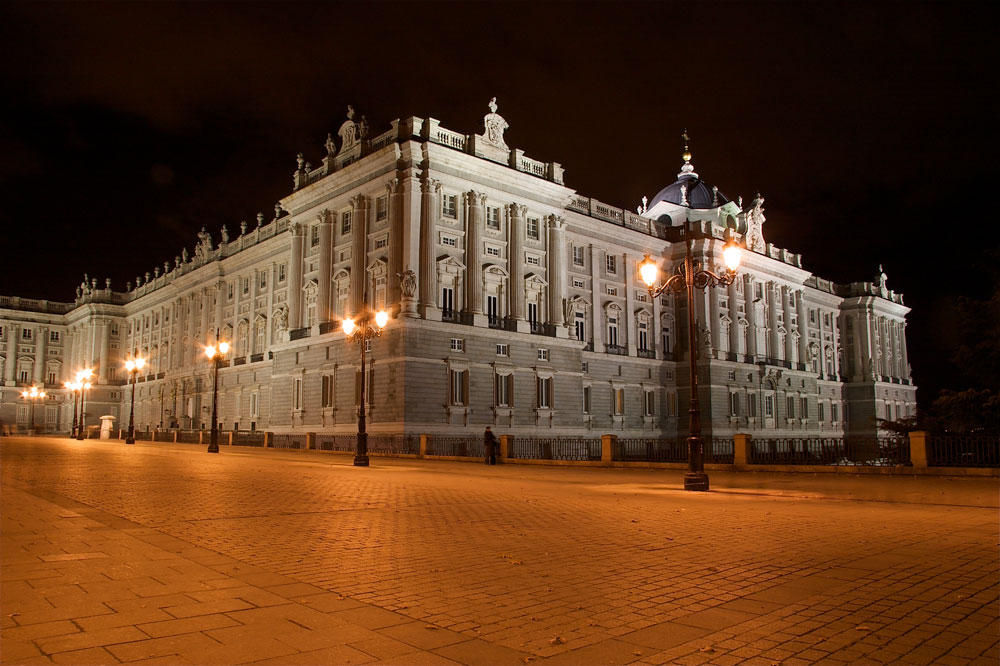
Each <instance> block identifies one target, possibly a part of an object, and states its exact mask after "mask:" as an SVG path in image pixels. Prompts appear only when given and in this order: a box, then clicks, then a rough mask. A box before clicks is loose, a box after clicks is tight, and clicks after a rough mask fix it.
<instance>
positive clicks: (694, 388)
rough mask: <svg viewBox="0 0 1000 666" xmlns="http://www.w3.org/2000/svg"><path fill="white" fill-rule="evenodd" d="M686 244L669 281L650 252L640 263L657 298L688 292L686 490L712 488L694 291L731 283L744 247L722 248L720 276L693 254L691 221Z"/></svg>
mask: <svg viewBox="0 0 1000 666" xmlns="http://www.w3.org/2000/svg"><path fill="white" fill-rule="evenodd" d="M684 236H685V243H686V246H687V252H686V253H685V255H684V266H683V267H679V268H678V269H677V273H676V274H675V275H671V276H670V277H669V278H667V280H666V282H664V283H663V284H660V285H657V284H656V281H657V279H658V278H659V273H660V269H659V267H658V266H657V265H656V262H655V261H653V260H652V259H651V258H650V257H649V255H648V254H647V255H646V257H645V258H644V259H643V260H642V263H641V264H639V273H640V274H641V275H642V281H643V282H645V283H646V286H647V287H648V288H649V295H650V297H651V298H654V299H655V298H656V297H657V296H659V295H660V294H662V293H663V292H671V293H675V294H679V293H680V292H682V291H685V290H686V291H687V304H688V306H687V309H688V362H689V365H690V371H691V407H690V409H689V413H690V418H689V419H688V471H687V474H685V475H684V490H708V474H706V473H705V465H704V460H703V457H702V445H701V412H700V410H699V408H698V372H697V367H696V365H695V351H696V349H695V343H694V339H695V326H694V290H695V288H696V287H697V288H698V289H707V288H708V287H714V286H722V285H729V284H732V283H733V280H735V279H736V269H737V268H739V265H740V254H741V252H740V246H739V245H738V244H737V243H736V241H735V240H733V239H732V238H730V239H729V241H728V242H727V243H726V244H725V246H724V247H723V249H722V257H723V260H724V261H725V263H726V268H727V269H728V270H727V271H726V272H725V273H724V274H722V275H717V274H716V273H713V272H712V271H710V270H708V269H705V268H701V267H699V266H698V264H696V263H695V261H694V257H693V256H692V254H691V224H690V221H686V222H685V225H684Z"/></svg>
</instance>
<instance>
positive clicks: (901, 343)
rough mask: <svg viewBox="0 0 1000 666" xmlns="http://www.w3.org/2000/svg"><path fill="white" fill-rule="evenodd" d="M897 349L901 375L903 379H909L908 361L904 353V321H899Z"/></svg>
mask: <svg viewBox="0 0 1000 666" xmlns="http://www.w3.org/2000/svg"><path fill="white" fill-rule="evenodd" d="M899 351H900V355H901V358H900V362H901V364H902V367H903V369H902V377H903V378H904V379H910V363H909V360H908V358H907V355H906V322H905V321H901V322H899Z"/></svg>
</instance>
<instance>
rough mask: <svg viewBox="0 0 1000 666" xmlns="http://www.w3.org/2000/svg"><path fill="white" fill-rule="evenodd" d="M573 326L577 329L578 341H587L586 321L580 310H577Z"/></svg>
mask: <svg viewBox="0 0 1000 666" xmlns="http://www.w3.org/2000/svg"><path fill="white" fill-rule="evenodd" d="M573 326H574V327H575V329H576V339H577V340H580V341H585V340H586V339H587V329H586V320H585V319H584V315H583V313H582V312H580V311H579V310H577V311H576V314H575V315H574V316H573Z"/></svg>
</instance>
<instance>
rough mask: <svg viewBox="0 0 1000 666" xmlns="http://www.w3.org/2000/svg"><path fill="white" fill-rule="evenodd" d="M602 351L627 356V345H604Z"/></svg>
mask: <svg viewBox="0 0 1000 666" xmlns="http://www.w3.org/2000/svg"><path fill="white" fill-rule="evenodd" d="M604 351H605V352H607V353H608V354H617V355H618V356H628V347H622V346H621V345H609V344H605V345H604Z"/></svg>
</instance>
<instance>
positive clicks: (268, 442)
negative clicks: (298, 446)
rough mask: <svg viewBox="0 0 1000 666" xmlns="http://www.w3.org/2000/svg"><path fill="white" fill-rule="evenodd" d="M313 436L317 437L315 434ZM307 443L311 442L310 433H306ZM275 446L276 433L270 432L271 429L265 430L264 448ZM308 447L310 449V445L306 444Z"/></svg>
mask: <svg viewBox="0 0 1000 666" xmlns="http://www.w3.org/2000/svg"><path fill="white" fill-rule="evenodd" d="M313 436H314V437H315V434H314V435H313ZM306 443H307V444H308V443H309V435H308V434H307V435H306ZM273 446H274V433H273V432H270V431H265V432H264V448H265V449H269V448H272V447H273ZM306 448H307V449H308V448H310V447H309V446H306Z"/></svg>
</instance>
